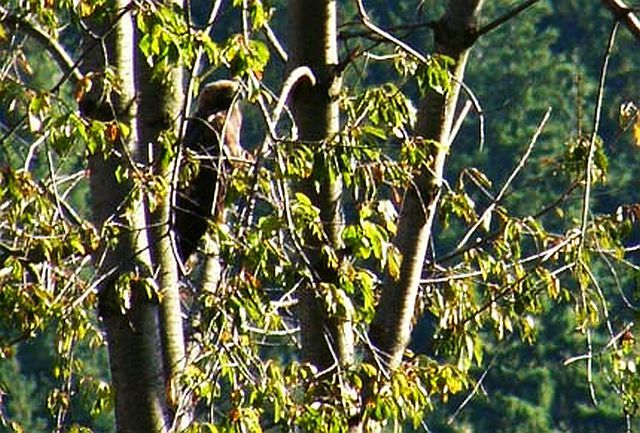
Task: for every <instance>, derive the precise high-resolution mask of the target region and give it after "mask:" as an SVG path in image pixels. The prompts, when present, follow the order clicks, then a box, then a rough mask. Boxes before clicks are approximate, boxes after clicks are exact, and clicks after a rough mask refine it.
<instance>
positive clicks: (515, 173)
mask: <svg viewBox="0 0 640 433" xmlns="http://www.w3.org/2000/svg"><path fill="white" fill-rule="evenodd" d="M550 116H551V107H549V108H548V109H547V112H546V113H545V115H544V116H543V118H542V120H541V121H540V123H539V124H538V128H536V131H535V133H534V134H533V137H532V138H531V141H530V142H529V146H528V147H527V150H526V151H525V153H524V155H522V158H520V161H519V162H518V165H516V167H515V168H514V169H513V171H512V172H511V175H510V176H509V178H508V179H507V181H506V182H505V183H504V185H503V186H502V189H501V190H500V192H499V193H498V195H496V197H495V198H494V200H493V202H492V203H491V204H490V205H489V206H487V208H486V209H485V210H484V212H483V213H482V215H481V216H480V217H479V218H478V220H477V221H476V222H475V224H474V225H473V226H471V228H469V230H467V232H466V233H465V235H464V236H463V238H462V239H461V240H460V242H458V245H457V246H456V250H459V249H461V248H463V247H464V245H465V244H466V243H467V241H468V240H469V238H470V237H471V236H472V235H473V233H474V232H475V231H476V230H477V229H478V227H480V225H482V224H483V223H484V221H485V220H486V218H488V217H489V214H490V213H491V212H493V210H494V209H495V207H496V206H497V205H498V204H499V203H500V201H501V200H502V198H503V197H504V195H505V193H506V192H507V190H508V189H509V187H510V186H511V184H512V183H513V181H514V180H515V178H516V177H517V176H518V174H519V173H520V171H521V170H522V169H523V168H524V165H525V164H526V162H527V160H528V159H529V156H530V155H531V152H532V151H533V147H534V146H535V144H536V142H537V141H538V137H539V136H540V134H541V133H542V130H543V128H544V126H545V125H546V123H547V121H548V120H549V117H550Z"/></svg>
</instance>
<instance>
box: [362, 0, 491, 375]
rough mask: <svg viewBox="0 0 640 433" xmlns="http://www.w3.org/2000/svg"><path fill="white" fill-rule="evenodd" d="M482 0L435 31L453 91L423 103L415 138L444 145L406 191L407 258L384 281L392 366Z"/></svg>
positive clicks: (405, 326) (403, 342) (378, 331)
mask: <svg viewBox="0 0 640 433" xmlns="http://www.w3.org/2000/svg"><path fill="white" fill-rule="evenodd" d="M482 3H483V0H451V1H450V2H449V5H448V9H447V11H446V12H445V14H444V16H443V17H442V18H441V19H440V20H439V21H438V22H437V24H436V26H435V30H434V37H435V42H436V46H435V52H434V54H443V55H446V56H449V57H450V58H452V59H453V60H454V62H455V64H454V65H453V67H452V68H451V69H450V72H451V76H452V77H453V82H452V88H451V89H450V91H449V92H447V93H446V94H445V95H442V94H440V93H438V92H436V91H434V90H429V91H427V93H426V94H425V96H424V98H423V99H422V101H421V102H420V107H419V109H418V117H417V125H416V130H415V135H416V136H419V137H422V138H423V139H425V140H433V141H435V142H437V143H439V144H440V146H439V147H438V149H439V150H438V151H437V155H436V157H435V163H434V166H433V167H432V170H424V171H423V172H422V173H420V175H419V176H418V177H417V178H415V179H414V182H413V184H412V185H411V186H409V187H408V188H407V190H406V191H405V195H404V200H403V204H402V211H401V213H400V221H399V223H398V233H397V234H396V238H395V240H394V244H395V246H396V247H397V248H398V250H399V251H400V253H401V254H402V257H403V258H402V265H401V268H400V276H399V278H398V279H397V280H396V279H393V278H391V277H390V276H386V277H385V281H384V285H383V289H382V295H381V298H380V302H379V304H378V308H377V311H376V314H375V316H374V319H373V321H372V323H371V326H370V331H369V336H370V339H371V341H372V342H373V344H374V346H375V347H377V348H378V349H379V350H380V351H381V353H384V354H386V357H387V359H385V360H383V361H384V362H385V363H386V365H388V366H389V367H390V368H395V367H397V366H398V365H399V364H400V361H401V360H402V355H403V353H404V350H405V348H406V346H407V344H408V342H409V338H410V335H411V322H412V320H413V318H414V309H415V301H416V296H417V293H418V286H419V284H420V279H421V278H422V269H423V267H424V261H425V256H426V252H427V246H428V244H429V240H430V237H431V231H432V228H433V218H434V215H435V209H436V207H437V205H438V203H437V199H438V197H439V190H440V187H441V185H442V176H443V170H444V163H445V158H446V155H447V153H448V152H449V146H450V145H451V143H450V140H449V136H450V132H451V126H452V124H453V119H454V115H455V111H456V105H457V102H458V95H459V92H460V82H462V80H463V77H464V70H465V65H466V62H467V55H468V53H469V49H470V48H471V46H472V45H473V43H474V42H475V30H476V21H477V18H478V14H479V11H480V9H481V6H482Z"/></svg>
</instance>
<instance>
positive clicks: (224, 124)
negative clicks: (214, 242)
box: [174, 80, 245, 261]
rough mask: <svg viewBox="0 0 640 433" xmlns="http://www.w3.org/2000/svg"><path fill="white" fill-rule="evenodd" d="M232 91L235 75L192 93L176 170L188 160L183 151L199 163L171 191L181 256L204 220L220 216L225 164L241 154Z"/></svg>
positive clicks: (195, 242)
mask: <svg viewBox="0 0 640 433" xmlns="http://www.w3.org/2000/svg"><path fill="white" fill-rule="evenodd" d="M238 91H239V86H238V83H236V82H235V81H230V80H219V81H215V82H213V83H211V84H208V85H207V86H206V87H204V88H203V89H202V91H201V92H200V95H199V96H198V106H197V110H196V112H195V114H194V115H193V117H191V118H189V119H188V123H187V130H186V133H185V136H184V140H183V143H182V146H183V148H182V150H183V159H182V161H181V163H180V164H181V165H180V170H184V169H185V168H187V166H188V164H187V159H186V158H185V156H186V153H190V155H193V156H195V158H196V159H197V160H198V161H199V164H197V172H196V174H195V175H194V176H191V177H190V178H189V179H188V181H187V182H186V183H184V182H181V185H180V186H179V187H178V191H177V197H176V209H175V221H174V231H175V235H176V242H177V247H178V253H179V254H180V258H181V259H182V260H183V261H185V260H186V259H187V258H188V257H189V256H190V255H191V254H192V253H193V252H194V251H195V250H196V248H197V246H198V242H199V241H200V238H201V237H202V236H203V235H204V233H205V232H206V230H207V226H208V222H209V221H210V220H212V219H214V220H218V221H223V219H224V199H225V192H226V187H225V185H226V177H227V176H228V174H229V172H230V171H231V168H232V167H231V165H230V164H231V161H232V160H233V159H234V158H235V159H237V158H241V157H243V156H244V154H245V151H244V150H243V148H242V146H241V145H240V128H241V126H242V114H241V113H240V109H239V108H238V104H237V95H238ZM223 135H224V140H222V142H221V138H222V136H223ZM214 200H215V205H214Z"/></svg>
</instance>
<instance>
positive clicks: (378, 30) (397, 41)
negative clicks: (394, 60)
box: [356, 0, 428, 63]
mask: <svg viewBox="0 0 640 433" xmlns="http://www.w3.org/2000/svg"><path fill="white" fill-rule="evenodd" d="M363 1H364V0H356V2H357V4H358V14H359V15H360V19H361V20H362V24H364V26H365V27H366V28H368V29H369V30H371V31H372V32H373V33H375V34H377V35H379V36H380V37H382V38H383V39H386V40H387V41H389V42H391V43H393V44H394V45H396V46H398V47H400V48H402V49H403V50H404V51H406V52H407V53H409V54H411V55H412V56H413V57H415V58H416V59H418V60H419V61H420V62H422V63H427V61H428V57H426V56H424V55H423V54H421V53H420V52H419V51H417V50H416V49H414V48H413V47H411V46H410V45H408V44H407V43H405V42H403V41H401V40H400V39H398V38H396V37H395V36H393V35H392V34H391V33H388V32H386V31H384V30H382V29H381V28H380V27H378V26H377V25H375V24H374V23H373V21H371V18H369V15H368V14H367V10H366V9H365V7H364V3H363Z"/></svg>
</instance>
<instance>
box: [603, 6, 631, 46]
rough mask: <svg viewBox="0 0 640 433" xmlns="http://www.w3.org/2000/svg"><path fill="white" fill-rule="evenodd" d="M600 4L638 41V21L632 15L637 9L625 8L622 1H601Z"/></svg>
mask: <svg viewBox="0 0 640 433" xmlns="http://www.w3.org/2000/svg"><path fill="white" fill-rule="evenodd" d="M602 3H604V5H605V6H606V7H607V8H608V9H609V10H610V11H611V12H612V13H613V14H614V15H615V17H616V19H617V20H619V21H621V22H622V23H623V24H624V25H625V26H627V28H628V29H629V31H631V33H633V36H635V37H636V39H638V40H640V19H639V18H638V16H637V15H636V14H635V13H634V11H637V9H634V8H631V7H629V6H627V5H626V3H625V2H624V1H623V0H602Z"/></svg>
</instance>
